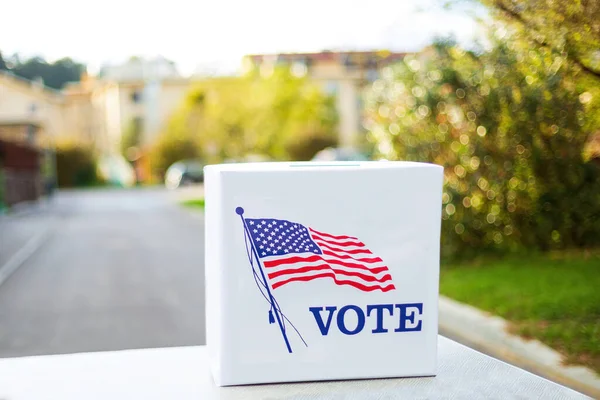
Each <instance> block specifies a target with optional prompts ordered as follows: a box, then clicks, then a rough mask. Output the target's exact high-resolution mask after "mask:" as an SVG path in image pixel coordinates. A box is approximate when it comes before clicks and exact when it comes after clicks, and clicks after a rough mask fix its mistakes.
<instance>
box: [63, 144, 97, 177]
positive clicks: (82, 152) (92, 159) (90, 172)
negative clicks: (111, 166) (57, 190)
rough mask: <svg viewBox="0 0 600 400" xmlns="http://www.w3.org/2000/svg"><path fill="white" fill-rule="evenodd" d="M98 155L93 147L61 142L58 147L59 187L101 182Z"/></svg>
mask: <svg viewBox="0 0 600 400" xmlns="http://www.w3.org/2000/svg"><path fill="white" fill-rule="evenodd" d="M96 167H97V164H96V156H95V154H94V151H93V149H92V148H91V147H87V146H83V145H78V144H76V143H70V142H69V143H60V144H58V145H57V147H56V170H57V180H58V186H59V187H63V188H65V187H81V186H93V185H97V184H99V183H101V182H100V180H99V178H98V175H97V171H96Z"/></svg>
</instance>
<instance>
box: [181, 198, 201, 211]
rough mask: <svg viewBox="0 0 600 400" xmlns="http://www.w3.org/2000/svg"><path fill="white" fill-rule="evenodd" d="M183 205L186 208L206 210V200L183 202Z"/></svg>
mask: <svg viewBox="0 0 600 400" xmlns="http://www.w3.org/2000/svg"><path fill="white" fill-rule="evenodd" d="M181 204H182V205H183V206H185V207H190V208H199V209H202V210H204V199H192V200H185V201H182V202H181Z"/></svg>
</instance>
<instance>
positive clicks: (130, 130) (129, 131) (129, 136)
mask: <svg viewBox="0 0 600 400" xmlns="http://www.w3.org/2000/svg"><path fill="white" fill-rule="evenodd" d="M142 128H143V127H142V120H141V118H133V119H132V120H131V121H129V124H128V125H127V127H126V128H125V132H123V136H122V137H121V154H123V155H124V156H125V157H126V158H127V159H128V160H129V161H133V158H134V157H131V155H132V153H134V152H135V151H136V150H138V149H139V146H140V140H141V136H142Z"/></svg>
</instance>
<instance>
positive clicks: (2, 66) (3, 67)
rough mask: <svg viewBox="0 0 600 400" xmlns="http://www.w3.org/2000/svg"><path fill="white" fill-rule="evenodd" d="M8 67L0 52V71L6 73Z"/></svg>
mask: <svg viewBox="0 0 600 400" xmlns="http://www.w3.org/2000/svg"><path fill="white" fill-rule="evenodd" d="M7 70H8V65H6V61H4V57H2V52H1V51H0V71H7Z"/></svg>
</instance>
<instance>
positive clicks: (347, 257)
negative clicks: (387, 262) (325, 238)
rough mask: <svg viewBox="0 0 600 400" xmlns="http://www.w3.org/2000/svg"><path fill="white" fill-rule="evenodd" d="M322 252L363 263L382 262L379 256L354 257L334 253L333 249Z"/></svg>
mask: <svg viewBox="0 0 600 400" xmlns="http://www.w3.org/2000/svg"><path fill="white" fill-rule="evenodd" d="M323 254H325V255H326V256H333V257H338V258H343V259H345V260H347V259H350V260H354V261H360V262H365V263H376V262H383V260H382V259H381V258H379V257H375V258H354V257H352V256H346V255H343V254H337V253H334V252H333V251H328V250H323Z"/></svg>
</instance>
